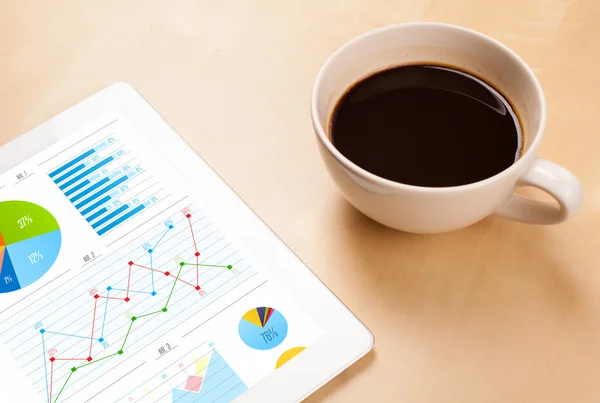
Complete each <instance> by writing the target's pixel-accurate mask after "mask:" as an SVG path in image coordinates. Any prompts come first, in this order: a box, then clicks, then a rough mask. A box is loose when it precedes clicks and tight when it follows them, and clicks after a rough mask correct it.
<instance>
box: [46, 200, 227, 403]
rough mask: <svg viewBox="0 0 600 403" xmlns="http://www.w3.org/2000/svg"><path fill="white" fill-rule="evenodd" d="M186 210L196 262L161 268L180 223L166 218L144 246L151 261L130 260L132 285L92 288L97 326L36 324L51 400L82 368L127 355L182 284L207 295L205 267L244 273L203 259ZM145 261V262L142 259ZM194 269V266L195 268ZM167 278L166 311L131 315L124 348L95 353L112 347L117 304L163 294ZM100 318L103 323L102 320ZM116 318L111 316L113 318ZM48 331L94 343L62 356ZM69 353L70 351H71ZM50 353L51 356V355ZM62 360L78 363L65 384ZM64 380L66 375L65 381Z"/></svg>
mask: <svg viewBox="0 0 600 403" xmlns="http://www.w3.org/2000/svg"><path fill="white" fill-rule="evenodd" d="M182 213H183V215H184V217H185V220H184V222H183V224H185V226H186V227H188V231H189V233H190V237H189V238H190V240H191V241H192V246H193V250H194V252H193V259H192V261H187V260H184V259H182V258H181V257H179V256H178V257H176V258H174V259H173V262H172V263H173V264H174V265H175V267H176V269H175V270H173V271H171V270H164V268H161V267H158V266H156V265H155V258H154V255H155V254H156V253H157V251H159V250H160V247H161V243H162V242H163V241H164V240H166V239H169V236H168V235H169V232H171V231H173V230H174V228H175V225H174V224H173V221H172V220H166V221H165V222H164V225H165V226H166V229H165V230H164V231H163V233H162V235H161V236H160V237H159V239H158V240H157V241H156V242H154V243H153V244H150V243H145V244H144V245H143V248H144V250H145V251H146V253H147V256H148V261H149V263H147V264H141V263H142V262H141V260H140V259H134V260H130V261H128V262H127V277H126V278H123V279H122V282H123V284H125V283H126V286H124V287H123V288H117V287H114V286H113V285H108V286H106V287H105V288H104V289H103V290H102V291H99V290H98V289H97V288H92V289H90V290H89V292H88V294H89V297H90V298H91V300H92V302H91V303H90V304H91V305H92V306H93V309H92V310H91V318H92V319H91V322H90V323H91V328H89V329H88V331H87V334H86V332H85V329H83V330H81V329H80V330H78V331H76V332H74V333H67V332H64V331H60V332H58V331H53V330H52V326H45V325H44V324H43V322H38V323H36V325H35V327H36V328H39V329H38V331H39V333H40V334H41V338H42V340H41V345H42V348H43V353H44V356H43V359H44V377H45V380H44V383H45V385H46V393H45V394H46V398H47V400H48V402H49V403H57V402H59V401H62V399H61V396H62V395H63V392H64V391H65V389H66V388H67V387H68V385H69V383H70V382H71V380H72V377H74V376H76V375H77V374H79V373H78V372H77V371H80V370H82V369H84V368H86V367H89V366H93V365H96V364H100V363H103V362H106V361H107V360H109V359H111V358H115V357H118V356H123V355H124V354H125V351H126V347H127V346H128V340H129V338H130V334H131V333H132V332H133V331H135V329H136V324H137V323H139V322H138V321H143V320H147V319H151V318H152V317H154V316H157V315H161V314H167V313H168V312H169V308H170V306H171V303H172V298H173V294H174V293H175V292H176V287H177V285H178V284H182V285H183V286H185V288H186V289H188V290H189V291H191V292H192V293H195V294H196V295H197V296H198V297H200V298H202V297H205V296H206V295H207V292H206V290H204V289H203V287H202V285H201V278H200V271H201V270H202V269H207V268H217V269H221V270H224V271H227V272H230V273H231V274H233V275H236V274H238V271H237V270H236V269H235V268H234V266H233V265H232V264H222V262H221V261H219V262H215V264H211V263H210V262H204V261H203V262H201V260H200V258H201V256H202V253H201V252H200V248H199V246H198V241H197V240H196V231H195V230H194V223H193V221H192V212H191V210H190V209H189V208H184V209H183V210H182ZM138 262H139V263H138ZM190 268H191V269H192V270H189V269H190ZM186 271H188V272H189V271H192V272H194V274H195V275H194V276H193V279H191V280H190V279H189V278H188V279H187V280H184V279H183V278H182V277H183V276H182V274H183V273H184V272H186ZM140 272H145V273H146V276H145V277H146V280H148V281H147V287H148V288H144V287H143V285H144V284H143V283H142V282H140V281H139V279H138V281H132V280H134V277H135V275H136V274H138V277H139V273H140ZM158 276H160V277H164V278H167V279H171V282H172V284H171V285H170V289H168V293H165V294H166V295H167V296H166V301H165V302H164V305H161V306H162V307H161V308H160V309H155V310H152V311H150V312H145V313H142V314H139V315H133V314H132V315H131V316H130V317H129V318H128V319H129V325H128V327H127V330H126V331H125V333H124V336H123V341H122V343H121V344H120V346H119V349H118V351H116V352H113V353H111V354H104V355H103V354H102V353H100V355H99V356H98V357H94V353H95V346H97V345H98V344H99V345H100V346H101V347H102V348H104V349H106V348H108V347H109V345H110V344H109V343H108V341H107V340H106V339H105V328H106V324H107V316H109V313H110V311H111V309H110V306H111V304H128V303H130V302H131V301H132V300H133V299H137V298H150V299H151V298H153V297H156V296H158V294H159V292H160V290H158V291H157V287H156V283H157V280H158V279H157V278H156V277H158ZM162 288H163V290H162V291H163V292H164V291H165V290H164V289H165V287H162ZM97 322H98V323H97ZM109 322H110V319H109ZM47 335H53V336H60V337H64V338H72V339H77V340H79V341H82V340H87V341H89V344H88V345H87V348H86V350H85V354H80V355H72V354H71V355H66V356H63V355H62V354H58V353H57V351H56V349H54V348H51V349H50V350H46V345H47V340H46V336H47ZM65 352H66V351H65ZM48 356H49V358H48ZM58 362H69V363H70V364H73V365H74V366H72V367H70V369H69V371H70V372H69V373H68V376H66V379H64V376H63V379H64V382H59V381H58V380H57V378H56V376H55V371H56V364H57V363H58ZM61 381H62V379H61Z"/></svg>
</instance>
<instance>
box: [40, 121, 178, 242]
mask: <svg viewBox="0 0 600 403" xmlns="http://www.w3.org/2000/svg"><path fill="white" fill-rule="evenodd" d="M91 141H95V145H92V146H91V147H90V146H89V144H88V146H87V147H82V149H81V150H79V152H77V151H75V152H74V153H73V152H72V153H71V156H70V157H67V158H66V160H64V161H60V162H57V166H56V167H55V168H53V169H52V170H51V171H50V172H48V176H49V177H50V179H52V181H53V182H54V183H55V184H56V186H58V188H59V189H60V191H61V192H62V193H63V194H64V195H65V196H66V197H67V198H68V199H69V201H70V202H71V204H72V205H73V207H74V208H75V209H77V211H78V212H79V214H81V215H82V216H83V218H85V220H86V221H87V222H88V223H89V224H90V226H91V227H92V229H93V230H94V231H96V233H97V234H98V235H99V236H103V235H105V234H107V233H109V232H110V231H112V230H114V229H116V228H117V227H119V226H120V225H122V224H124V223H126V222H127V221H128V220H129V219H131V218H132V217H134V216H136V215H137V214H139V213H141V212H142V211H143V210H145V209H148V208H150V207H151V206H152V205H153V204H155V203H158V202H159V201H160V200H162V199H164V198H165V197H166V195H165V194H164V191H163V190H162V189H160V188H159V184H158V182H157V181H155V180H153V177H152V175H151V173H150V172H148V171H147V170H146V169H145V168H144V166H143V164H142V163H141V162H140V161H139V160H138V158H137V156H135V155H134V153H133V152H131V151H130V149H129V148H128V146H127V144H126V143H125V141H124V140H123V139H121V138H119V137H118V136H117V135H115V133H114V132H113V133H111V134H110V135H108V136H107V135H106V134H105V133H103V132H100V133H98V135H97V136H94V138H92V139H90V142H91ZM57 158H58V157H57ZM63 158H65V157H63Z"/></svg>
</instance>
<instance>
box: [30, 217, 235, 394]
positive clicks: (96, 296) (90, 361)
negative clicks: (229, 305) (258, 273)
mask: <svg viewBox="0 0 600 403" xmlns="http://www.w3.org/2000/svg"><path fill="white" fill-rule="evenodd" d="M183 213H184V215H185V217H186V218H187V220H188V224H189V228H190V232H191V238H192V241H193V244H194V250H195V253H194V256H195V257H196V263H195V264H194V263H184V262H180V263H179V271H178V273H177V274H173V273H171V272H169V271H162V270H159V269H155V268H153V267H148V266H144V265H140V264H137V263H135V262H134V261H129V262H128V263H127V266H128V269H127V270H128V274H127V288H126V289H125V290H121V291H125V292H126V297H125V298H117V297H111V296H109V295H106V296H103V295H99V294H98V293H97V292H96V293H95V294H94V295H92V296H93V299H94V309H93V312H92V328H91V332H90V336H89V341H90V347H89V353H88V356H87V357H73V358H61V357H56V356H54V353H53V355H52V357H50V359H49V361H50V371H49V372H50V382H49V384H48V396H49V403H56V402H57V401H58V399H59V397H60V395H61V394H62V392H63V390H64V389H65V386H66V385H67V383H68V381H69V380H70V379H71V376H72V375H73V374H74V373H75V372H76V371H77V370H78V369H80V368H82V367H86V366H88V365H91V364H94V363H96V362H99V361H101V360H104V359H106V358H110V357H112V356H116V355H122V354H123V350H124V347H125V343H126V342H127V338H128V337H129V333H130V332H131V329H132V327H133V323H134V322H135V321H136V320H137V319H140V318H143V317H146V316H151V315H155V314H159V313H164V312H167V311H168V309H167V306H168V305H169V301H170V300H171V295H172V294H173V291H174V290H175V285H176V283H177V282H181V283H183V284H185V285H188V286H190V287H192V288H193V289H194V290H195V291H198V292H199V294H200V296H203V295H205V294H206V292H204V291H203V290H202V288H201V287H200V281H199V268H200V267H220V268H226V269H228V270H231V269H232V268H233V267H232V266H231V265H228V266H220V265H210V264H200V261H199V256H200V252H199V250H198V244H197V242H196V237H195V233H194V227H193V223H192V215H191V214H190V213H189V210H187V209H184V211H183ZM169 228H170V229H171V228H172V225H171V226H170V227H169ZM167 232H168V231H167ZM163 237H164V235H163ZM161 240H162V237H161ZM159 242H160V241H159ZM186 265H188V266H189V265H193V266H196V285H194V284H192V283H190V282H187V281H185V280H183V279H182V278H181V277H180V276H181V274H182V271H183V269H184V267H185V266H186ZM134 268H136V269H141V270H149V271H153V272H157V273H162V274H163V275H165V276H166V277H171V278H173V279H175V280H174V282H173V287H172V289H171V293H170V294H169V297H168V299H167V302H166V304H165V307H164V308H163V309H161V310H158V311H156V312H152V313H148V314H144V315H141V316H140V317H139V318H136V317H135V316H132V317H131V324H130V326H129V330H128V331H127V334H126V335H125V338H124V342H123V345H122V347H121V349H120V350H119V351H118V352H117V353H115V354H112V355H109V356H105V357H101V358H98V359H93V358H92V357H93V355H92V352H93V349H94V341H100V342H102V341H103V338H102V337H101V338H100V339H97V338H94V334H95V332H96V320H97V319H98V318H97V313H98V300H99V299H104V300H106V302H105V304H108V302H109V300H115V301H124V302H125V303H127V302H129V301H130V300H131V298H135V295H134V294H130V292H131V288H130V287H131V276H132V270H133V269H134ZM107 289H108V290H109V293H110V289H111V287H108V288H107ZM94 290H95V289H94ZM137 292H138V291H135V292H134V293H137ZM154 294H155V293H153V295H154ZM105 309H106V308H105ZM104 316H105V317H106V313H105V314H104ZM44 332H45V330H44V329H42V330H41V331H40V333H42V336H43V335H44ZM49 333H52V332H49ZM62 335H64V336H67V337H79V338H81V336H77V335H67V334H62ZM84 338H87V337H84ZM55 361H87V363H86V364H83V365H81V366H79V367H73V368H71V373H70V374H69V376H68V378H67V380H66V382H65V384H64V385H63V386H62V388H61V389H60V391H59V392H58V395H57V396H56V397H54V395H53V391H54V388H53V383H54V362H55ZM46 379H47V378H46ZM53 398H54V400H53Z"/></svg>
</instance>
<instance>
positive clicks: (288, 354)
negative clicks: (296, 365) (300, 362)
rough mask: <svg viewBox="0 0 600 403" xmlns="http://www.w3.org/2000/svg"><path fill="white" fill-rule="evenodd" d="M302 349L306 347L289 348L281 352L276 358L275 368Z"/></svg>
mask: <svg viewBox="0 0 600 403" xmlns="http://www.w3.org/2000/svg"><path fill="white" fill-rule="evenodd" d="M304 350H306V347H294V348H290V349H289V350H288V351H286V352H285V353H283V354H281V357H279V359H278V360H277V364H276V365H275V368H276V369H279V367H281V366H282V365H283V364H285V363H286V362H288V361H289V360H291V359H292V358H294V357H295V356H297V355H298V354H300V353H301V352H303V351H304Z"/></svg>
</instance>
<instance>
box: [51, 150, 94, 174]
mask: <svg viewBox="0 0 600 403" xmlns="http://www.w3.org/2000/svg"><path fill="white" fill-rule="evenodd" d="M95 152H96V149H95V148H92V149H91V150H88V151H86V152H84V153H83V154H81V155H80V156H79V157H77V158H75V159H74V160H72V161H69V162H67V163H66V164H65V165H63V166H62V167H60V168H58V169H57V170H55V171H53V172H50V173H49V174H48V175H50V177H51V178H52V177H54V176H56V175H58V174H59V173H61V172H63V171H66V170H67V169H69V168H71V167H72V166H73V165H75V164H77V163H78V162H79V161H81V160H83V159H85V158H87V157H89V156H90V155H92V154H93V153H95Z"/></svg>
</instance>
